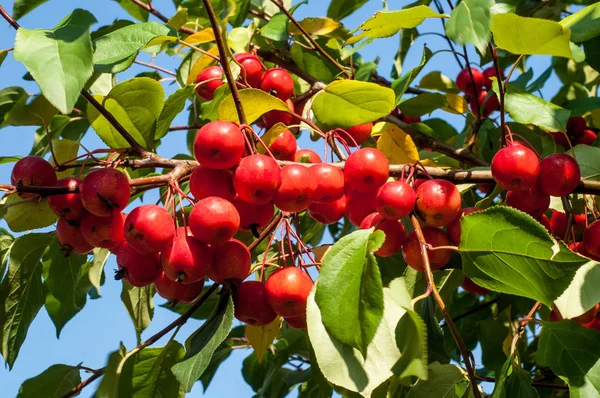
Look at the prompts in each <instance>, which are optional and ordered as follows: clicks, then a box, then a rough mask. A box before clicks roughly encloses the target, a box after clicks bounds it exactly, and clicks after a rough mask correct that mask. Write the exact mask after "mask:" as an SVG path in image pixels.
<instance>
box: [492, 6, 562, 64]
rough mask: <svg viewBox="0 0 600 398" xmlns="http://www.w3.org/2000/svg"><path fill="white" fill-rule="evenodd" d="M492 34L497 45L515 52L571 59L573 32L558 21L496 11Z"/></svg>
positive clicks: (493, 18)
mask: <svg viewBox="0 0 600 398" xmlns="http://www.w3.org/2000/svg"><path fill="white" fill-rule="evenodd" d="M492 33H493V35H494V42H495V43H496V45H497V46H498V47H499V48H501V49H503V50H506V51H508V52H511V53H513V54H541V55H555V56H557V57H565V58H571V48H570V46H569V41H570V38H571V31H570V30H569V29H566V28H564V27H562V26H561V25H560V24H559V23H558V22H554V21H550V20H547V19H539V18H526V17H521V16H518V15H516V14H513V13H509V14H494V15H493V16H492Z"/></svg>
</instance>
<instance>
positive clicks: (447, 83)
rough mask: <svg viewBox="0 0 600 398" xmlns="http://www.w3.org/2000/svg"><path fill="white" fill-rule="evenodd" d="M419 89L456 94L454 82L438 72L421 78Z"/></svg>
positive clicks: (456, 89)
mask: <svg viewBox="0 0 600 398" xmlns="http://www.w3.org/2000/svg"><path fill="white" fill-rule="evenodd" d="M419 88H424V89H426V90H437V91H442V92H444V93H455V94H456V93H458V88H456V83H454V80H452V79H450V78H449V77H448V76H446V75H443V74H442V72H438V71H434V72H429V73H428V74H426V75H425V76H423V78H422V79H421V81H420V82H419Z"/></svg>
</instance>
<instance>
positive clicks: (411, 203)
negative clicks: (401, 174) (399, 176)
mask: <svg viewBox="0 0 600 398" xmlns="http://www.w3.org/2000/svg"><path fill="white" fill-rule="evenodd" d="M416 199H417V197H416V194H415V190H414V189H413V188H412V187H411V186H410V185H408V184H407V183H406V182H405V181H390V182H386V183H385V184H383V185H382V186H381V188H379V191H378V192H377V197H376V205H377V211H378V212H379V214H381V216H382V217H383V218H385V219H387V220H399V219H401V218H403V217H406V216H408V215H409V214H410V212H411V211H413V209H414V207H415V200H416Z"/></svg>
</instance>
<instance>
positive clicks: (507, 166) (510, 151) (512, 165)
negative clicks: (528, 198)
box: [491, 142, 540, 191]
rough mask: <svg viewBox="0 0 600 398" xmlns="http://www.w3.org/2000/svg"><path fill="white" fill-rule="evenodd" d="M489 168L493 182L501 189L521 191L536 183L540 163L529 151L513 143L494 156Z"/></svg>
mask: <svg viewBox="0 0 600 398" xmlns="http://www.w3.org/2000/svg"><path fill="white" fill-rule="evenodd" d="M491 168H492V177H494V181H496V183H497V184H498V185H500V186H501V187H502V188H504V189H507V190H511V191H522V190H526V189H530V188H533V186H534V185H535V183H536V182H537V179H538V175H539V173H540V161H539V160H538V157H537V155H536V154H535V152H533V151H532V150H531V149H529V148H527V147H526V146H525V145H523V144H521V143H518V142H514V143H509V144H508V145H507V146H506V147H505V148H502V149H500V150H499V151H498V152H497V153H496V154H495V155H494V158H493V159H492V165H491Z"/></svg>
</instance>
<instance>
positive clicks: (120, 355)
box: [94, 343, 134, 398]
mask: <svg viewBox="0 0 600 398" xmlns="http://www.w3.org/2000/svg"><path fill="white" fill-rule="evenodd" d="M126 355H127V349H126V348H125V346H124V345H123V343H121V345H120V347H119V349H118V350H117V351H114V352H112V353H110V355H109V356H108V361H107V364H106V366H105V367H104V376H102V381H101V382H100V385H99V386H98V389H97V390H96V393H95V394H94V398H115V397H119V392H120V391H125V392H129V391H130V390H131V384H132V379H133V365H134V361H128V360H126V359H127V358H126ZM123 361H125V362H123Z"/></svg>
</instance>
